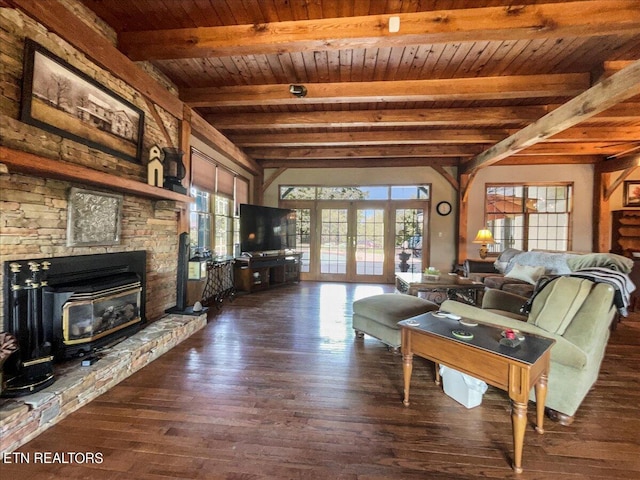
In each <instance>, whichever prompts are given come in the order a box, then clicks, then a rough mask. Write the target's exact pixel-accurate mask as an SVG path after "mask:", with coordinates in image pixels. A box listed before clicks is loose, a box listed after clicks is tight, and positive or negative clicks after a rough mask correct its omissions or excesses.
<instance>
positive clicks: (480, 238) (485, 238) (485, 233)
mask: <svg viewBox="0 0 640 480" xmlns="http://www.w3.org/2000/svg"><path fill="white" fill-rule="evenodd" d="M472 243H481V244H483V245H487V244H489V243H496V242H495V240H494V239H493V235H492V234H491V231H490V230H488V229H486V228H483V229H482V230H478V234H477V235H476V238H475V240H474V241H473V242H472Z"/></svg>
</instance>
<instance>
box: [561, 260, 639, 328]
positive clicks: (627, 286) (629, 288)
mask: <svg viewBox="0 0 640 480" xmlns="http://www.w3.org/2000/svg"><path fill="white" fill-rule="evenodd" d="M569 276H570V277H579V278H586V279H587V280H591V281H592V282H594V283H608V284H609V285H611V286H612V287H613V288H614V289H615V294H614V297H613V302H614V304H615V306H616V308H617V309H618V313H620V315H622V316H623V317H626V316H628V315H629V312H628V310H627V308H628V307H629V298H630V297H631V292H633V291H634V290H635V289H636V286H635V285H634V283H633V282H632V281H631V279H630V278H629V275H627V274H625V273H621V272H617V271H615V270H609V269H608V268H604V267H593V268H583V269H581V270H576V271H575V272H573V273H571V274H570V275H569Z"/></svg>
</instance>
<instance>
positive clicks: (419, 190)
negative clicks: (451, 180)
mask: <svg viewBox="0 0 640 480" xmlns="http://www.w3.org/2000/svg"><path fill="white" fill-rule="evenodd" d="M429 193H430V192H429V186H428V185H400V186H397V185H394V186H390V185H376V186H357V187H353V186H344V187H340V186H338V187H318V186H300V185H282V186H280V200H416V199H419V200H428V199H429Z"/></svg>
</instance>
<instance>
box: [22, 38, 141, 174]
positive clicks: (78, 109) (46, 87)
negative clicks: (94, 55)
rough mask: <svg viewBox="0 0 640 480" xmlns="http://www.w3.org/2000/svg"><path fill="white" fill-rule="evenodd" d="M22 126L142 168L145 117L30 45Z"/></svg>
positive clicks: (27, 47)
mask: <svg viewBox="0 0 640 480" xmlns="http://www.w3.org/2000/svg"><path fill="white" fill-rule="evenodd" d="M20 120H21V121H22V122H24V123H27V124H29V125H33V126H36V127H38V128H41V129H43V130H45V131H48V132H51V133H55V134H57V135H60V136H62V137H65V138H69V139H71V140H73V141H76V142H78V143H81V144H83V145H87V146H89V147H91V148H95V149H97V150H100V151H103V152H106V153H108V154H111V155H114V156H116V157H120V158H123V159H125V160H128V161H131V162H136V163H141V158H142V137H143V134H144V112H143V111H142V110H141V109H139V108H138V107H136V106H135V105H133V104H132V103H131V102H129V101H127V100H126V99H124V98H122V97H121V96H120V95H118V94H116V93H114V92H112V91H110V90H108V89H107V88H106V87H105V86H104V85H101V84H100V83H98V82H97V81H95V80H94V79H93V78H91V77H89V76H88V75H87V74H85V73H84V72H81V71H80V70H78V69H77V68H75V67H74V66H72V65H70V64H69V63H67V62H65V61H64V60H62V59H61V58H60V57H58V56H56V55H54V54H53V53H51V52H50V51H49V50H47V49H46V48H44V47H43V46H42V45H39V44H38V43H36V42H34V41H33V40H31V39H27V40H25V47H24V70H23V81H22V98H21V109H20Z"/></svg>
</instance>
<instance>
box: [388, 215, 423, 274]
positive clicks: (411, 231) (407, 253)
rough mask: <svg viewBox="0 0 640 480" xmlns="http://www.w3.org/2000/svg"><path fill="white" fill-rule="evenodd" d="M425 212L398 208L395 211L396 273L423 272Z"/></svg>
mask: <svg viewBox="0 0 640 480" xmlns="http://www.w3.org/2000/svg"><path fill="white" fill-rule="evenodd" d="M423 226H424V210H423V209H422V208H397V209H396V210H395V242H394V243H395V256H394V258H395V259H396V261H395V262H394V265H395V268H394V272H396V273H397V272H421V271H422V268H423V267H422V263H423V261H422V239H423Z"/></svg>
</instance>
